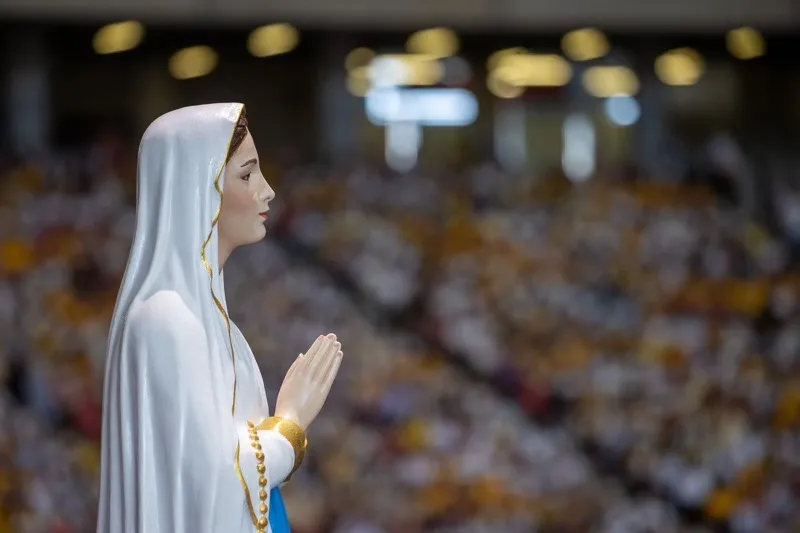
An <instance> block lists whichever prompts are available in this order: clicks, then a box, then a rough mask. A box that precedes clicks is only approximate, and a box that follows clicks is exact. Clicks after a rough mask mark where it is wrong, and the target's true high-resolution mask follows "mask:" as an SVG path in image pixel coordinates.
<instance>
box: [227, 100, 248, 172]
mask: <svg viewBox="0 0 800 533" xmlns="http://www.w3.org/2000/svg"><path fill="white" fill-rule="evenodd" d="M245 137H247V113H246V112H245V109H244V107H242V112H241V113H240V114H239V120H238V121H237V122H236V126H234V127H233V135H231V144H230V148H228V156H227V157H226V158H225V162H226V163H227V162H228V161H230V160H231V157H233V154H235V153H236V150H238V149H239V147H240V146H241V145H242V143H243V142H244V138H245Z"/></svg>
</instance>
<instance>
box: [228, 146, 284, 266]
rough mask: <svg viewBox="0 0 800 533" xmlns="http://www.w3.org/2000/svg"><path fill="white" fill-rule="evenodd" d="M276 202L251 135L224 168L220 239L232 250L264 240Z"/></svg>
mask: <svg viewBox="0 0 800 533" xmlns="http://www.w3.org/2000/svg"><path fill="white" fill-rule="evenodd" d="M273 198H275V191H273V190H272V187H270V186H269V183H267V180H266V179H264V175H263V174H262V173H261V168H260V167H259V164H258V152H257V151H256V145H255V143H254V142H253V137H252V135H250V132H248V133H247V136H246V137H245V139H244V141H242V144H241V145H240V146H239V149H238V150H236V152H235V153H234V154H233V157H231V159H230V161H228V163H227V164H226V165H225V185H224V190H223V200H222V208H221V210H220V215H219V238H220V240H222V241H224V242H225V245H226V246H227V247H228V249H229V250H233V249H234V248H236V247H237V246H242V245H245V244H252V243H254V242H258V241H260V240H261V239H263V238H264V236H265V235H266V229H265V228H264V223H265V222H266V220H267V212H268V211H269V202H270V201H271V200H272V199H273Z"/></svg>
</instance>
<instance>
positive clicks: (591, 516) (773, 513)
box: [0, 141, 800, 533]
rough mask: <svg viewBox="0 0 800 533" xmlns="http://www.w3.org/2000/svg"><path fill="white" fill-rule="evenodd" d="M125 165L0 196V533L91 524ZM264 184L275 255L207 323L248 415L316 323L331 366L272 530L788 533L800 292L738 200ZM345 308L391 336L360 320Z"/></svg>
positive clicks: (539, 185) (95, 166) (16, 173)
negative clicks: (231, 328)
mask: <svg viewBox="0 0 800 533" xmlns="http://www.w3.org/2000/svg"><path fill="white" fill-rule="evenodd" d="M134 163H135V162H134V161H133V160H132V159H131V156H130V154H129V153H128V152H127V151H126V150H125V147H124V146H121V145H119V144H117V143H114V142H112V141H104V142H100V143H97V144H96V145H95V146H93V147H92V149H91V150H89V151H88V152H86V153H76V154H66V155H64V156H60V157H59V158H58V159H53V160H49V161H40V162H39V163H38V164H37V165H35V166H33V165H14V166H13V167H11V166H10V167H9V168H7V169H6V171H5V174H6V177H5V179H4V180H3V181H2V183H1V184H0V185H1V186H2V196H1V197H0V217H2V221H1V222H2V223H0V232H2V235H0V237H2V238H0V268H1V269H2V285H0V291H1V292H2V293H3V297H2V298H0V328H2V332H3V335H4V338H5V339H6V340H7V342H5V343H3V347H2V349H1V350H2V358H1V359H0V373H2V375H3V377H4V378H5V380H6V381H7V382H8V384H9V386H8V387H7V388H6V389H5V390H3V392H2V394H1V395H0V416H1V417H2V418H3V424H2V426H1V427H2V428H4V429H3V430H2V431H1V432H0V533H3V532H6V531H8V532H12V531H13V532H19V533H39V532H56V531H57V532H63V533H82V532H89V531H93V527H94V513H95V506H96V498H97V491H98V486H97V474H98V468H99V420H100V418H99V416H100V415H99V413H100V405H99V398H100V395H99V390H100V380H99V379H98V376H100V375H101V369H102V363H103V356H104V353H105V336H106V328H107V325H108V322H109V320H110V314H111V311H112V310H113V304H114V299H115V297H116V290H117V285H118V283H119V281H120V279H121V276H122V271H123V269H124V266H125V261H126V259H127V253H128V245H129V243H130V240H131V237H132V231H133V198H134V190H133V188H134V181H135V179H134V178H133V176H134V173H135V169H134V166H135V165H134ZM270 174H271V175H270V176H268V179H269V180H270V181H271V183H273V185H274V186H275V188H276V189H277V190H278V194H279V199H278V200H277V201H276V203H277V204H278V206H277V207H276V208H275V210H274V211H273V213H275V214H276V217H275V219H276V221H275V223H274V224H273V227H272V228H271V229H270V233H272V234H273V235H274V236H275V237H269V238H268V239H267V242H266V243H264V244H260V245H256V246H252V247H249V248H248V249H245V250H240V251H237V253H236V254H234V257H233V258H232V259H231V261H230V263H229V264H228V265H227V266H226V282H227V292H228V302H229V305H230V310H231V313H232V315H233V317H234V319H235V320H236V322H237V324H238V325H239V327H240V328H241V329H242V331H243V332H244V333H245V335H246V337H247V338H248V340H249V342H250V344H251V346H252V348H253V351H254V353H255V354H256V357H257V358H258V359H259V363H260V365H261V369H262V372H263V374H264V377H265V384H266V386H267V390H268V393H269V395H270V397H271V398H272V399H274V394H275V393H276V392H277V390H278V387H279V385H280V382H281V379H282V377H283V374H284V372H285V371H286V369H287V368H288V365H289V363H290V361H291V360H293V358H294V355H295V354H297V353H299V352H300V351H301V350H303V349H304V348H305V347H306V346H308V344H309V342H310V340H313V338H314V337H315V336H316V335H318V334H319V333H320V332H321V331H335V332H336V333H337V335H338V336H339V337H340V338H341V339H343V343H346V350H347V362H346V363H345V364H344V365H343V367H342V370H341V372H340V377H339V379H338V380H337V383H336V385H335V387H334V390H333V392H332V395H331V399H330V400H329V402H328V404H327V405H326V408H325V409H324V411H323V414H322V415H321V416H320V419H319V420H318V421H317V422H316V424H315V426H314V427H313V428H312V430H311V435H310V441H311V443H312V451H311V453H310V456H309V458H308V459H307V463H306V465H305V467H304V468H303V469H302V470H301V471H300V472H298V474H297V475H296V476H295V477H294V478H293V480H292V482H291V483H289V484H288V485H287V486H286V489H285V496H286V501H287V507H288V509H289V513H290V516H291V519H292V526H293V529H294V530H295V531H296V532H297V533H322V532H327V531H331V532H334V533H395V532H397V533H400V532H403V533H406V532H422V531H427V532H439V533H445V532H447V533H449V532H454V533H455V532H460V533H466V532H473V531H474V532H483V531H504V532H509V533H513V532H516V531H519V532H520V533H522V532H526V533H527V532H541V533H546V532H553V533H556V532H559V533H561V532H564V533H573V532H574V533H579V532H581V533H582V532H587V531H589V532H592V533H640V532H641V533H672V532H675V533H689V532H692V533H700V532H704V531H708V529H705V527H706V526H687V525H686V524H685V521H684V520H682V517H683V515H682V514H681V512H680V510H682V509H695V510H697V511H698V512H699V514H700V515H702V516H703V517H704V518H705V519H706V523H707V524H712V525H713V524H726V525H727V526H728V527H729V528H730V530H731V531H734V532H736V533H751V532H752V533H756V532H759V533H760V532H763V533H792V532H793V531H796V528H797V527H798V525H799V524H798V518H800V517H799V516H798V509H800V505H798V504H800V474H799V473H800V431H798V430H799V429H800V379H798V378H797V377H796V376H798V375H800V374H798V372H797V370H798V367H799V366H800V362H798V356H797V353H798V348H799V347H800V346H798V345H799V344H800V330H799V329H798V328H796V327H794V326H795V325H796V322H797V318H798V317H799V316H800V314H798V307H797V306H798V303H799V302H800V300H798V296H800V293H798V291H800V277H796V276H794V275H793V273H792V272H791V270H790V269H789V259H788V258H789V251H788V250H787V249H786V248H785V245H784V244H783V243H782V242H781V241H779V240H776V239H774V238H773V237H771V236H770V235H769V234H768V233H767V232H766V231H764V230H763V229H762V228H760V227H759V226H758V225H755V224H753V223H752V222H750V221H749V220H748V217H746V216H745V215H743V214H742V213H741V212H739V211H738V210H737V209H736V208H735V207H731V206H724V205H720V204H719V202H718V201H717V199H716V198H715V196H714V195H713V194H712V193H711V192H709V191H708V190H706V189H703V188H697V187H677V186H665V185H656V184H652V183H641V182H636V183H632V182H618V181H614V180H612V179H599V180H596V181H594V182H590V183H586V184H582V185H579V186H577V185H573V184H570V183H569V182H568V181H566V180H564V179H563V178H562V177H561V176H550V177H547V178H544V177H542V178H540V179H538V180H528V179H523V178H519V177H513V176H509V175H506V174H505V173H503V172H501V171H499V170H497V169H495V168H494V167H492V166H483V167H478V168H475V169H473V170H470V171H466V172H464V173H461V174H459V175H453V176H435V177H431V176H425V175H422V174H411V175H406V176H392V175H386V174H384V173H382V172H380V171H377V170H374V169H370V168H367V167H363V168H348V169H340V170H338V171H336V172H333V171H331V170H330V169H329V168H326V167H313V166H310V167H302V168H300V167H295V168H292V169H288V170H286V171H283V172H278V173H275V174H272V173H270ZM287 239H288V240H289V241H295V242H298V243H301V244H302V245H303V246H304V247H306V248H308V249H310V250H312V251H313V252H314V253H315V254H317V256H318V257H319V258H321V259H322V261H321V262H320V263H317V264H309V263H308V262H306V261H305V260H304V259H302V258H299V257H298V256H297V254H296V253H295V252H293V249H292V248H291V247H287V246H286V245H285V244H286V240H287ZM329 269H333V270H336V271H337V272H339V271H341V272H344V273H345V275H346V276H347V278H349V279H350V280H352V281H353V282H354V283H355V284H356V287H357V288H358V292H359V294H358V297H356V296H355V295H354V294H352V293H351V292H350V291H349V290H347V288H346V287H343V286H342V284H341V283H339V282H338V281H337V277H336V276H331V275H330V272H329V271H328V270H329ZM364 299H366V300H368V301H369V302H371V303H372V304H374V306H375V308H376V309H383V310H386V311H390V312H391V313H392V316H399V314H401V313H402V312H403V311H408V314H410V319H409V320H403V321H402V323H401V324H400V323H398V324H397V325H395V326H391V325H387V324H384V323H379V322H377V321H376V320H374V318H375V317H374V316H372V315H371V313H369V312H365V310H364V309H363V308H362V307H361V306H360V305H358V303H359V302H361V301H362V300H364ZM445 352H446V353H445ZM447 354H449V355H455V356H457V357H460V358H463V359H464V360H465V361H466V362H467V363H468V364H469V366H470V367H471V368H473V369H475V370H477V372H478V373H479V374H480V375H481V376H483V377H484V378H486V379H482V380H476V379H475V378H474V377H473V376H471V375H466V374H464V373H462V371H461V370H460V369H459V367H458V366H457V365H453V364H451V361H450V359H449V358H448V357H445V355H447ZM498 390H499V392H501V393H504V394H505V395H506V396H510V398H509V397H506V396H503V394H498ZM556 404H559V405H562V404H563V405H566V406H567V407H566V409H564V410H563V412H564V416H563V417H559V418H558V419H557V420H556V421H555V422H553V421H552V420H550V421H549V422H547V423H544V422H541V420H544V419H546V418H548V416H547V415H548V413H550V412H551V411H553V410H555V409H556ZM559 410H560V408H559ZM551 418H552V417H551ZM587 443H589V444H592V445H593V446H594V447H595V448H596V449H598V450H599V451H600V454H601V456H602V457H604V458H606V459H607V460H609V461H610V462H613V463H614V464H615V465H617V467H616V469H612V470H611V471H607V470H603V469H598V468H597V463H596V461H595V460H593V459H592V458H591V457H590V455H589V454H588V453H587V452H586V447H585V444H587ZM630 480H635V481H638V482H641V483H642V484H643V485H645V486H647V487H648V488H649V489H651V490H649V491H647V492H644V493H641V492H636V491H633V492H632V491H631V490H630V483H629V481H630Z"/></svg>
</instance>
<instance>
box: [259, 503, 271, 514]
mask: <svg viewBox="0 0 800 533" xmlns="http://www.w3.org/2000/svg"><path fill="white" fill-rule="evenodd" d="M258 510H259V511H260V512H261V514H267V511H269V507H267V504H266V503H262V504H261V505H259V506H258Z"/></svg>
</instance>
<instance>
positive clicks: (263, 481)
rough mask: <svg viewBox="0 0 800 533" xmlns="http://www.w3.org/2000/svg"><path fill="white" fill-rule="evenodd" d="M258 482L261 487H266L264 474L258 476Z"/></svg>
mask: <svg viewBox="0 0 800 533" xmlns="http://www.w3.org/2000/svg"><path fill="white" fill-rule="evenodd" d="M258 484H259V486H261V487H266V486H267V478H265V477H264V476H258Z"/></svg>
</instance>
